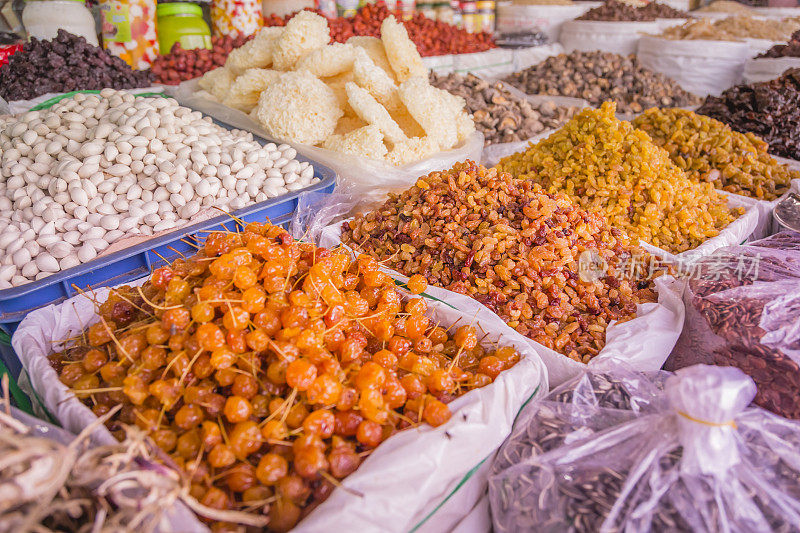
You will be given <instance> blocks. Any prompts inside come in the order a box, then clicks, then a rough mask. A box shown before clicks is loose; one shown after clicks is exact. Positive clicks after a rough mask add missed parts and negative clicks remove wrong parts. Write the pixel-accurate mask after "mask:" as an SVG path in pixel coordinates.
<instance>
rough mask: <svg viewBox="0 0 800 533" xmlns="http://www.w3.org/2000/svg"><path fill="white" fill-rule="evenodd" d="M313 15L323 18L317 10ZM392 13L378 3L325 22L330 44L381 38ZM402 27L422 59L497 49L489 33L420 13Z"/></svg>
mask: <svg viewBox="0 0 800 533" xmlns="http://www.w3.org/2000/svg"><path fill="white" fill-rule="evenodd" d="M314 12H315V13H317V14H318V15H321V16H325V15H324V14H323V13H322V12H321V11H319V10H314ZM296 14H297V13H292V14H290V15H287V16H285V17H283V18H281V17H279V16H277V15H271V16H269V17H265V19H264V25H265V26H285V25H286V23H287V22H288V21H289V20H291V18H292V17H294V16H295V15H296ZM391 14H392V12H391V11H390V10H389V9H388V8H387V7H386V5H384V4H383V2H379V3H377V4H367V5H365V6H364V7H362V8H361V9H359V10H358V12H357V13H356V14H355V15H354V16H352V17H349V18H344V17H338V18H335V19H328V27H329V28H330V31H331V41H335V42H339V43H343V42H346V41H347V39H349V38H350V37H354V36H368V37H380V36H381V23H382V22H383V19H385V18H386V17H388V16H389V15H391ZM403 24H405V26H406V30H407V31H408V36H409V37H410V38H411V40H412V41H414V44H415V45H417V50H419V53H420V55H422V56H423V57H425V56H440V55H446V54H468V53H473V52H484V51H486V50H489V49H491V48H496V45H495V43H494V40H493V39H492V36H491V35H490V34H488V33H483V32H481V33H468V32H466V31H464V30H462V29H459V28H457V27H455V26H452V25H450V24H447V23H445V22H441V21H436V20H432V19H429V18H427V17H426V16H425V15H423V14H422V13H419V12H418V13H416V14H415V15H414V16H413V17H412V18H411V19H409V20H406V21H403Z"/></svg>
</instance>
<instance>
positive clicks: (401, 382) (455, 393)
mask: <svg viewBox="0 0 800 533" xmlns="http://www.w3.org/2000/svg"><path fill="white" fill-rule="evenodd" d="M409 285H410V286H409V291H411V292H412V294H411V295H408V294H406V293H401V292H400V291H399V290H398V289H397V287H396V286H395V284H394V282H393V280H392V278H390V277H389V276H388V275H386V274H385V273H382V272H380V270H379V265H378V263H377V262H376V261H375V260H374V259H371V258H368V257H362V258H359V259H358V260H353V259H352V258H351V257H350V256H349V255H348V254H347V252H345V251H344V250H325V249H319V248H316V247H315V246H314V245H312V244H305V243H301V242H298V241H294V240H292V239H291V237H290V236H289V235H288V233H286V231H285V230H283V229H281V228H278V227H275V226H272V225H270V224H258V223H254V224H250V225H248V226H247V228H246V229H245V230H244V231H243V232H242V233H214V234H211V235H210V236H209V237H208V239H206V241H205V243H204V244H203V245H202V247H201V250H200V251H199V253H198V254H197V255H196V256H193V257H189V258H187V259H185V260H183V259H179V260H177V261H175V262H173V263H172V264H171V265H168V266H164V267H160V268H158V269H156V270H155V271H154V272H153V273H152V275H151V276H150V279H149V280H148V281H147V282H146V283H145V284H144V285H143V286H139V287H120V288H117V289H114V290H112V291H111V292H110V293H109V296H108V299H107V300H105V301H104V302H102V303H99V302H98V303H99V316H98V317H96V318H95V319H94V320H95V322H94V323H93V324H92V325H91V326H89V327H88V328H87V329H86V330H85V331H84V335H83V336H82V337H80V338H79V339H78V340H77V341H76V342H75V343H74V344H73V345H71V346H69V347H68V348H67V349H66V350H65V351H63V352H60V353H55V354H53V355H52V356H50V360H51V361H52V364H53V367H54V368H55V369H56V371H57V372H58V374H59V376H60V379H61V382H62V383H64V384H65V385H66V386H68V387H70V389H71V391H72V392H74V394H75V395H77V396H78V398H80V399H81V400H82V401H83V402H84V404H86V405H87V406H88V407H90V408H91V409H92V411H93V412H94V413H96V414H97V415H99V416H102V415H104V414H105V413H109V412H110V410H111V409H112V408H113V407H114V406H116V405H120V404H121V405H122V409H121V410H120V411H119V412H118V413H115V414H113V415H112V418H111V419H110V420H109V423H108V426H109V429H110V430H111V431H112V432H113V433H114V434H115V435H118V436H121V434H120V431H119V430H120V424H121V423H125V424H136V425H138V426H139V427H140V428H142V429H143V430H144V431H146V432H147V433H148V434H149V435H150V436H151V438H152V439H153V440H154V442H155V443H156V444H157V445H158V446H159V447H160V448H161V449H162V450H163V451H164V452H166V453H168V454H169V455H170V456H171V458H172V461H173V462H174V463H175V464H176V465H177V466H178V467H180V468H182V469H183V470H184V471H185V472H187V474H188V475H189V476H190V477H191V479H192V485H191V487H190V493H191V494H192V495H193V496H195V497H196V498H197V499H198V500H199V501H200V502H201V503H203V504H205V505H207V506H210V507H214V508H218V509H236V510H249V511H250V512H251V513H252V515H253V516H255V517H259V518H261V519H263V518H265V516H264V515H267V516H268V517H269V523H268V524H266V525H267V528H268V530H269V531H285V530H288V529H290V528H292V527H293V526H294V525H295V524H296V523H297V522H298V521H299V520H300V519H301V518H302V517H304V516H306V515H307V514H308V513H309V512H310V511H312V510H313V509H314V508H315V507H317V506H318V505H319V504H320V503H322V502H323V501H324V500H326V499H327V498H328V497H329V496H331V493H332V492H334V491H336V490H340V491H341V490H343V491H347V490H348V488H347V487H346V486H345V487H342V488H338V489H337V488H336V487H338V486H339V485H340V484H341V482H342V480H345V479H346V478H347V476H349V475H350V474H352V473H353V472H355V471H356V470H357V469H358V468H359V466H360V465H361V464H362V463H363V462H364V461H365V460H366V458H367V456H369V455H370V454H371V453H372V452H373V451H374V450H375V449H376V448H377V449H378V450H380V449H381V445H382V443H384V441H389V442H388V443H387V444H388V445H390V446H391V443H392V442H393V439H392V436H393V435H394V434H395V433H397V432H399V431H402V430H404V429H409V430H413V431H414V432H416V433H418V434H420V435H421V434H422V432H423V430H427V431H429V432H430V430H431V428H430V427H428V426H432V427H433V428H437V427H440V426H444V425H447V424H448V423H449V420H450V417H451V410H450V407H449V405H448V404H451V403H452V402H453V401H454V400H456V399H457V398H459V397H461V396H465V395H467V393H468V392H469V391H473V390H476V389H481V388H483V387H487V386H491V385H492V384H493V382H495V381H498V382H500V383H503V378H504V373H505V372H507V371H510V370H512V369H513V367H515V366H516V365H517V364H520V365H521V366H525V365H532V364H533V363H532V361H530V357H533V355H532V352H531V351H529V350H528V351H527V352H525V353H526V354H527V355H526V356H525V357H523V355H522V354H521V353H520V352H519V351H518V350H517V349H515V348H514V347H512V346H508V345H506V344H505V343H502V342H500V344H499V345H498V344H492V343H487V342H483V341H482V333H481V330H480V327H481V326H480V321H478V322H476V323H474V324H470V323H469V322H467V321H465V320H452V319H451V322H449V323H442V325H439V324H438V321H440V320H442V319H443V317H444V316H446V315H445V314H442V311H441V310H440V309H439V304H437V303H436V302H430V303H426V300H424V299H423V298H420V297H414V294H416V293H420V292H422V291H424V290H425V284H424V281H421V280H418V279H414V280H411V281H410V282H409ZM132 325H135V327H133V328H132V327H131V326H132ZM23 327H24V326H23ZM446 328H447V329H446ZM500 340H501V339H499V338H497V337H495V338H494V339H493V342H495V341H500ZM534 388H535V387H534ZM514 401H516V400H514ZM461 422H462V421H456V422H455V425H454V429H453V431H458V430H457V427H458V424H459V423H461ZM450 437H451V438H453V436H452V435H450ZM420 438H422V437H421V436H420ZM439 440H440V441H441V440H447V439H446V438H445V437H444V436H442V437H441V438H440V439H439ZM481 458H483V454H482V452H481V453H479V454H477V456H476V460H480V459H481ZM365 467H366V465H365ZM386 481H388V480H386ZM407 489H408V487H407ZM413 511H416V510H412V512H413Z"/></svg>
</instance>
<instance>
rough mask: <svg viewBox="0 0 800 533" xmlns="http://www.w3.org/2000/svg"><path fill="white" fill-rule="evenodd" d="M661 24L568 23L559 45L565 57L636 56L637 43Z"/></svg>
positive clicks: (658, 29) (592, 21)
mask: <svg viewBox="0 0 800 533" xmlns="http://www.w3.org/2000/svg"><path fill="white" fill-rule="evenodd" d="M659 31H661V24H660V23H659V22H657V21H654V22H606V21H595V20H571V21H569V22H566V23H564V25H563V26H562V27H561V36H560V37H559V38H558V40H559V42H560V43H561V44H562V45H563V46H564V50H566V51H567V53H569V52H572V51H573V50H580V51H582V52H591V51H593V50H602V51H603V52H613V53H615V54H622V55H628V54H635V53H636V49H637V46H638V44H639V39H640V38H641V37H642V36H643V35H646V34H653V33H658V32H659Z"/></svg>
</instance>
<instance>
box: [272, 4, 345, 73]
mask: <svg viewBox="0 0 800 533" xmlns="http://www.w3.org/2000/svg"><path fill="white" fill-rule="evenodd" d="M330 40H331V36H330V32H329V30H328V21H327V20H325V17H321V16H319V15H317V14H316V13H312V12H311V11H301V12H300V13H298V14H297V15H296V16H294V17H293V18H292V20H290V21H289V22H288V24H286V29H285V30H284V32H283V34H281V36H280V37H279V38H278V40H277V41H276V42H275V46H274V49H273V52H272V61H273V68H274V69H275V70H291V69H292V68H294V67H295V65H297V63H298V62H299V61H300V60H302V59H303V58H304V57H306V56H307V55H309V54H310V53H311V52H313V51H314V50H316V49H317V48H322V47H323V46H325V45H326V44H328V42H329V41H330Z"/></svg>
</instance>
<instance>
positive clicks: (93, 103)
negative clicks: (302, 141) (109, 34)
mask: <svg viewBox="0 0 800 533" xmlns="http://www.w3.org/2000/svg"><path fill="white" fill-rule="evenodd" d="M0 131H2V135H1V136H0V140H2V144H1V145H0V169H2V177H3V178H4V183H2V184H0V190H1V191H3V192H4V194H3V196H2V198H0V203H1V204H2V209H0V224H2V226H3V236H2V239H0V249H2V250H3V252H2V253H3V259H2V266H1V267H0V288H8V287H11V286H18V285H22V284H24V283H28V282H30V281H32V280H37V279H41V278H43V277H45V276H49V275H52V274H53V273H56V272H59V271H60V270H64V269H67V268H70V267H72V266H76V265H78V264H80V263H85V262H87V261H90V260H92V259H94V258H95V257H96V256H97V255H98V254H100V253H102V252H104V251H105V250H106V249H107V248H109V246H110V245H112V244H113V243H115V242H116V241H121V240H122V239H125V238H126V237H136V236H145V237H146V236H149V235H153V234H154V233H158V232H162V231H167V230H172V229H174V228H177V227H180V226H182V225H185V224H186V223H187V222H188V221H190V220H192V219H193V218H195V217H196V216H197V215H198V214H199V213H200V211H201V210H208V209H213V208H220V209H225V210H235V209H239V208H241V207H244V206H245V205H247V204H250V203H252V202H260V201H264V200H266V199H268V198H273V197H277V196H280V195H282V194H285V193H287V192H289V191H296V190H300V189H303V188H304V187H307V186H309V185H311V184H312V183H314V182H315V181H316V178H314V169H313V167H312V166H310V165H309V164H308V163H307V162H304V163H301V162H300V161H297V160H295V159H294V157H295V155H296V151H295V150H294V149H293V148H290V147H289V146H287V145H281V146H280V147H278V146H276V145H275V144H272V143H271V144H267V145H266V146H263V147H262V146H261V145H260V144H259V143H258V142H256V141H254V140H253V138H252V136H251V135H250V134H245V133H244V132H240V131H235V130H234V131H229V130H226V129H224V128H222V127H220V126H217V125H216V124H213V123H212V122H211V121H210V119H207V118H204V117H203V116H202V115H201V114H200V113H199V112H193V111H192V110H191V109H188V108H185V107H181V106H179V105H178V104H177V102H176V101H175V100H173V99H168V98H161V97H134V96H133V95H132V94H130V93H127V92H124V91H121V92H117V91H114V90H113V89H104V90H103V91H101V93H100V94H99V95H86V94H83V93H79V94H76V95H74V96H73V97H71V98H68V99H64V100H62V101H61V102H59V103H57V104H55V105H54V106H53V107H52V108H50V109H46V110H42V111H31V112H29V113H26V114H24V115H20V116H17V117H9V118H7V119H3V118H0ZM29 156H33V158H31V157H29Z"/></svg>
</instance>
